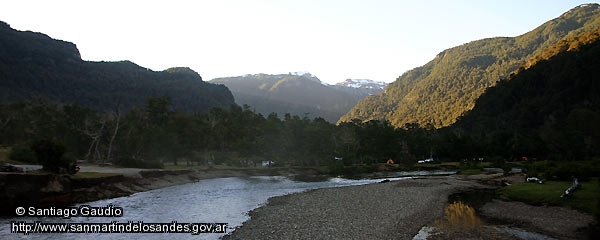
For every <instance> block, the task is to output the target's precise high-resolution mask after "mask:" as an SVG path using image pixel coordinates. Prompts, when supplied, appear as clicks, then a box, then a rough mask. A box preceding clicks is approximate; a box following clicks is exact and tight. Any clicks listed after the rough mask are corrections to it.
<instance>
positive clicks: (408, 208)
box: [223, 176, 487, 239]
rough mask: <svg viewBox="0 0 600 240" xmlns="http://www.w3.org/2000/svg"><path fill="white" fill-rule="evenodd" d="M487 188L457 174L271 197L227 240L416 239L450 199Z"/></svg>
mask: <svg viewBox="0 0 600 240" xmlns="http://www.w3.org/2000/svg"><path fill="white" fill-rule="evenodd" d="M474 188H487V187H486V186H484V185H481V184H478V183H476V182H474V181H467V180H460V179H458V178H456V177H454V176H448V177H426V178H418V179H417V178H412V179H403V180H397V181H391V182H385V183H375V184H368V185H361V186H348V187H337V188H325V189H316V190H311V191H308V192H302V193H295V194H290V195H285V196H279V197H273V198H270V199H269V201H268V203H267V204H266V205H265V206H262V207H260V208H257V209H255V210H253V211H251V212H250V213H249V214H250V217H251V219H250V220H248V221H246V222H245V223H244V224H243V226H241V227H239V228H237V229H236V230H234V231H233V232H232V233H230V234H229V235H226V236H224V237H223V239H412V237H413V236H415V235H416V234H417V233H418V232H419V230H420V229H421V227H423V226H425V225H427V224H430V223H431V222H433V221H434V220H435V219H437V218H439V217H441V216H442V215H443V209H444V206H445V205H446V203H447V200H448V195H450V194H452V193H455V192H458V191H464V190H467V189H474Z"/></svg>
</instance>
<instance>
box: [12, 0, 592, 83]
mask: <svg viewBox="0 0 600 240" xmlns="http://www.w3.org/2000/svg"><path fill="white" fill-rule="evenodd" d="M1 2H2V3H1V4H0V21H4V22H6V23H8V24H10V25H11V27H12V28H15V29H17V30H30V31H34V32H42V33H45V34H47V35H49V36H50V37H52V38H55V39H60V40H65V41H69V42H73V43H75V44H76V45H77V48H78V49H79V52H80V53H81V56H82V58H83V59H84V60H89V61H120V60H130V61H132V62H134V63H136V64H138V65H140V66H143V67H147V68H150V69H152V70H155V71H161V70H164V69H167V68H169V67H190V68H192V69H193V70H195V71H196V72H198V73H199V74H200V75H201V76H202V78H203V79H204V80H205V81H208V80H210V79H213V78H217V77H229V76H240V75H244V74H255V73H267V74H281V73H288V72H295V71H307V72H310V73H312V74H314V75H316V76H317V77H319V78H320V79H321V80H322V81H324V82H327V83H330V84H333V83H336V82H341V81H344V80H345V79H348V78H359V79H373V80H377V81H385V82H392V81H394V80H395V79H396V78H397V77H398V76H400V75H402V73H404V72H406V71H408V70H410V69H412V68H415V67H418V66H421V65H423V64H425V63H427V62H428V61H430V60H431V59H433V58H434V57H435V55H436V54H438V53H439V52H441V51H443V50H444V49H447V48H451V47H454V46H457V45H461V44H463V43H467V42H470V41H474V40H478V39H482V38H489V37H497V36H506V37H513V36H518V35H521V34H523V33H526V32H528V31H530V30H532V29H534V28H535V27H537V26H539V25H541V24H543V23H544V22H546V21H548V20H551V19H553V18H556V17H558V16H560V15H561V14H562V13H564V12H566V11H567V10H569V9H571V8H573V7H575V6H578V5H580V4H583V3H589V2H597V1H577V0H483V1H482V0H470V1H467V0H463V1H459V0H455V1H452V0H440V1H436V0H428V1H425V0H423V1H421V0H418V1H417V0H411V1H402V0H389V1H386V0H314V1H312V0H214V1H205V0H189V1H186V0H162V1H155V0H140V1H133V0H102V1H99V0H96V1H88V0H85V1H84V0H72V1H66V0H51V1H48V0H38V1H34V0H13V1H5V0H2V1H1Z"/></svg>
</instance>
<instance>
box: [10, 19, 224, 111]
mask: <svg viewBox="0 0 600 240" xmlns="http://www.w3.org/2000/svg"><path fill="white" fill-rule="evenodd" d="M0 80H1V81H0V93H1V94H0V96H1V97H0V101H2V102H18V101H31V100H35V99H38V98H42V99H44V100H46V101H50V102H60V103H66V104H70V103H78V104H80V105H82V106H86V107H90V108H93V109H95V110H101V111H105V110H114V109H115V108H117V107H119V108H121V107H122V108H124V109H130V108H133V107H136V106H142V105H143V104H145V102H146V100H147V99H148V98H151V97H169V98H171V99H172V103H173V107H174V108H176V109H180V110H182V111H185V112H205V111H208V110H209V109H210V108H213V107H229V105H231V104H233V103H234V101H233V95H232V94H231V92H230V91H229V90H228V89H227V88H226V87H223V86H219V85H215V84H210V83H207V82H204V81H202V77H201V76H200V75H199V74H198V73H197V72H195V71H193V70H192V69H190V68H169V69H166V70H164V71H152V70H150V69H148V68H144V67H141V66H139V65H137V64H135V63H133V62H131V61H119V62H104V61H101V62H92V61H84V60H82V59H81V54H80V53H79V50H78V49H77V46H76V45H75V44H74V43H71V42H67V41H63V40H56V39H53V38H51V37H50V36H48V35H46V34H43V33H37V32H32V31H18V30H15V29H12V28H11V27H10V25H9V24H8V23H5V22H1V23H0Z"/></svg>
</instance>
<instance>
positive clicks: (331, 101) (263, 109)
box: [209, 72, 381, 122]
mask: <svg viewBox="0 0 600 240" xmlns="http://www.w3.org/2000/svg"><path fill="white" fill-rule="evenodd" d="M209 82H211V83H218V84H223V85H225V86H227V87H228V88H229V89H230V90H231V91H232V93H233V94H234V97H235V100H236V102H237V103H238V104H240V105H244V104H246V105H249V106H250V107H252V108H254V109H255V111H257V112H259V113H261V114H263V115H269V114H271V113H276V114H277V115H278V116H280V117H281V116H284V115H285V114H286V113H290V114H292V115H298V116H307V117H311V118H314V117H322V118H324V119H325V120H327V121H329V122H336V121H337V120H338V119H339V117H340V116H341V115H342V114H344V113H345V112H347V111H348V110H349V109H350V108H351V107H352V106H354V104H355V103H356V102H358V100H359V99H361V98H363V97H365V96H368V95H370V94H374V93H377V92H378V91H381V90H380V89H379V90H378V89H368V88H365V89H354V88H349V87H344V86H337V85H329V84H326V83H323V82H321V80H319V78H318V77H316V76H315V75H313V74H310V73H307V72H299V73H298V72H295V73H292V72H290V73H288V74H264V73H260V74H246V75H242V76H237V77H225V78H215V79H212V80H210V81H209Z"/></svg>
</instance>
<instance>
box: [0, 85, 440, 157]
mask: <svg viewBox="0 0 600 240" xmlns="http://www.w3.org/2000/svg"><path fill="white" fill-rule="evenodd" d="M0 116H2V119H0V122H1V125H0V127H1V128H0V144H1V145H4V146H13V148H12V152H11V158H13V159H15V160H20V161H24V162H35V161H36V160H35V154H34V152H33V151H32V150H31V148H30V147H31V146H33V145H35V142H36V141H39V140H44V141H53V142H55V143H56V144H58V145H63V146H65V148H66V157H67V158H69V159H71V160H75V159H86V160H89V161H93V162H97V163H107V162H110V163H113V164H117V165H121V166H135V167H161V166H162V164H163V163H164V162H170V163H173V164H194V165H198V164H199V165H212V164H226V165H231V166H249V165H251V166H254V164H255V163H258V164H260V162H262V161H274V162H275V163H276V164H277V165H279V166H331V167H335V166H337V165H340V164H341V165H342V166H343V165H353V164H358V163H364V164H371V163H380V162H384V161H385V160H387V159H389V158H395V159H396V158H397V159H402V161H404V162H406V163H413V162H415V161H416V160H417V159H420V158H423V157H426V156H428V154H429V151H430V145H431V136H430V134H431V133H430V132H428V131H426V130H424V129H421V128H418V127H417V126H412V127H410V128H407V129H398V128H393V127H392V126H391V125H389V123H387V122H379V121H371V122H366V123H362V122H360V121H356V122H349V123H343V124H340V125H339V126H336V125H334V124H331V123H329V122H327V121H325V120H324V119H322V118H315V119H308V118H306V117H302V118H301V117H299V116H295V115H294V116H291V115H289V114H286V115H285V116H283V119H281V118H280V117H279V116H277V114H275V113H273V114H270V115H269V116H267V117H263V116H262V115H260V114H256V113H254V112H253V111H251V110H250V108H249V106H247V105H246V106H244V107H240V106H237V105H231V106H230V107H229V108H213V109H212V110H210V111H209V112H207V113H193V114H190V113H184V112H180V111H175V110H173V109H172V105H171V101H170V99H169V98H166V97H157V98H151V99H149V100H148V101H147V102H146V104H145V106H144V107H140V108H134V109H131V110H130V111H128V112H121V111H113V112H104V113H100V112H96V111H93V110H91V109H89V108H85V107H80V106H78V105H57V104H48V103H45V102H26V103H12V104H2V105H0ZM399 146H400V147H399ZM334 157H342V158H343V161H336V160H335V159H334Z"/></svg>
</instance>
